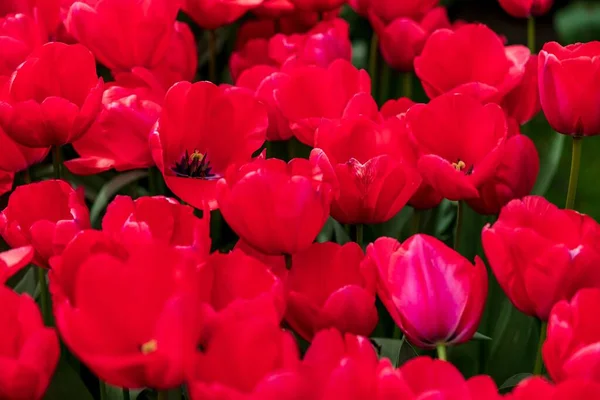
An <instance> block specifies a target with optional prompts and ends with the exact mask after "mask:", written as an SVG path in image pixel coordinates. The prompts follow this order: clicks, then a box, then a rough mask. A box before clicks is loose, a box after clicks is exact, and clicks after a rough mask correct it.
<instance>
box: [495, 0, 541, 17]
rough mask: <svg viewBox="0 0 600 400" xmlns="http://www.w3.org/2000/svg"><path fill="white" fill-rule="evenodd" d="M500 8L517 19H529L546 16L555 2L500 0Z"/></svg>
mask: <svg viewBox="0 0 600 400" xmlns="http://www.w3.org/2000/svg"><path fill="white" fill-rule="evenodd" d="M498 2H499V3H500V6H501V7H502V8H503V9H504V11H506V12H507V13H508V14H509V15H511V16H513V17H515V18H528V17H532V16H536V17H537V16H540V15H544V14H546V13H547V12H548V11H549V10H550V7H552V3H553V0H498Z"/></svg>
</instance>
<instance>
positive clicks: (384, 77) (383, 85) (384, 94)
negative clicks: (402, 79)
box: [379, 64, 392, 104]
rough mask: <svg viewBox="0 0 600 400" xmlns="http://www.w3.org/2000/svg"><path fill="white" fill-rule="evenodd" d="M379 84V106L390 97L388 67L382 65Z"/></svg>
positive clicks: (389, 71) (390, 75) (389, 73)
mask: <svg viewBox="0 0 600 400" xmlns="http://www.w3.org/2000/svg"><path fill="white" fill-rule="evenodd" d="M382 69H383V71H382V74H381V82H380V84H379V104H383V103H385V101H386V100H387V99H388V98H389V97H390V80H391V79H392V69H391V68H390V66H389V65H387V64H383V66H382Z"/></svg>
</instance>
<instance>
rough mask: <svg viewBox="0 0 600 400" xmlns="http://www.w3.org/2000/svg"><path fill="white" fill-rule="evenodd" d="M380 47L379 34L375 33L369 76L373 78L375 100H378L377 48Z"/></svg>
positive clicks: (370, 50)
mask: <svg viewBox="0 0 600 400" xmlns="http://www.w3.org/2000/svg"><path fill="white" fill-rule="evenodd" d="M378 45H379V39H378V38H377V33H375V32H373V35H372V36H371V47H370V48H369V76H370V77H371V93H372V94H373V98H375V99H376V98H377V78H378V74H377V58H378V56H379V52H378V51H377V47H378Z"/></svg>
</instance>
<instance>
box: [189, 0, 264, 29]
mask: <svg viewBox="0 0 600 400" xmlns="http://www.w3.org/2000/svg"><path fill="white" fill-rule="evenodd" d="M262 2H263V0H229V1H220V0H183V4H182V8H183V11H185V12H186V14H188V15H189V16H190V17H191V18H192V19H193V20H194V22H195V23H197V24H198V25H200V27H201V28H202V29H210V30H214V29H217V28H220V27H222V26H225V25H229V24H231V23H232V22H235V21H236V20H237V19H238V18H240V17H241V16H242V15H244V14H245V13H246V12H247V11H248V10H251V9H253V8H255V7H258V6H259V5H260V4H261V3H262Z"/></svg>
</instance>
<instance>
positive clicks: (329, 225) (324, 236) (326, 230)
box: [317, 217, 335, 243]
mask: <svg viewBox="0 0 600 400" xmlns="http://www.w3.org/2000/svg"><path fill="white" fill-rule="evenodd" d="M334 222H335V221H334V219H333V218H331V217H329V218H328V219H327V222H325V225H323V228H322V229H321V232H319V234H318V235H317V242H319V243H324V242H329V241H331V240H332V239H333V235H334V232H335V228H334V226H333V225H334Z"/></svg>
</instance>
